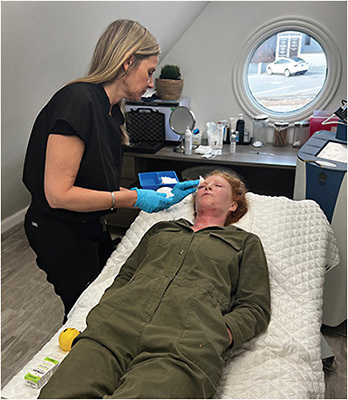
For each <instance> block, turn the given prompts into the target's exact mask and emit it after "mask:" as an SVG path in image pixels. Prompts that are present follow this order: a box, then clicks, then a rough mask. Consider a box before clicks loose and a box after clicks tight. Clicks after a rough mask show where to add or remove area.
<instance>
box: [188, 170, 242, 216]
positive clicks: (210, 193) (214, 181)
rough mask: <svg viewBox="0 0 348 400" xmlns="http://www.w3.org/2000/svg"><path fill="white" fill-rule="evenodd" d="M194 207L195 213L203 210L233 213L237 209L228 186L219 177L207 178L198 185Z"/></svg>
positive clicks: (224, 180) (225, 181)
mask: <svg viewBox="0 0 348 400" xmlns="http://www.w3.org/2000/svg"><path fill="white" fill-rule="evenodd" d="M195 205H196V211H197V212H198V211H200V210H202V209H205V208H207V209H210V210H212V209H214V210H217V211H221V212H229V211H235V210H236V208H237V203H235V202H234V201H233V197H232V189H231V186H230V184H229V183H228V181H227V180H226V179H225V178H223V177H222V176H219V175H213V176H209V177H208V178H207V179H205V180H204V181H203V182H202V183H200V184H199V186H198V190H197V193H196V203H195Z"/></svg>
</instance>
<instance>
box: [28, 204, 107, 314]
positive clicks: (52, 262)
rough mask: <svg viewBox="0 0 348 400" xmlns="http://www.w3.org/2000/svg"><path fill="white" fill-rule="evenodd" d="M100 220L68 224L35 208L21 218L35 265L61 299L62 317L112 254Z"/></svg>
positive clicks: (105, 228) (102, 221) (105, 231)
mask: <svg viewBox="0 0 348 400" xmlns="http://www.w3.org/2000/svg"><path fill="white" fill-rule="evenodd" d="M104 221H105V220H104V218H101V219H100V218H95V219H93V220H91V221H83V222H70V221H65V220H61V219H58V218H54V217H51V216H49V215H47V214H45V213H43V212H41V211H40V210H38V208H37V207H36V206H35V205H33V204H32V205H31V206H30V207H29V209H28V211H27V214H26V216H25V223H24V226H25V232H26V235H27V238H28V240H29V244H30V246H31V247H32V249H33V250H34V251H35V253H36V255H37V258H36V263H37V265H38V267H39V268H40V269H42V270H43V271H45V272H46V274H47V280H48V282H50V283H51V284H52V285H53V286H54V289H55V292H56V293H57V295H58V296H60V297H61V299H62V301H63V304H64V311H65V317H66V315H67V314H68V313H69V311H70V310H71V308H72V306H73V305H74V304H75V302H76V300H77V299H78V297H79V296H80V295H81V293H82V292H83V291H84V290H85V289H86V287H87V286H88V285H89V284H90V283H92V281H93V280H94V279H96V278H97V276H98V275H99V273H100V272H101V270H102V269H103V267H104V265H105V264H106V261H107V259H108V258H109V256H110V255H111V253H112V251H113V246H112V240H111V237H110V233H109V230H108V228H107V225H106V223H105V222H104Z"/></svg>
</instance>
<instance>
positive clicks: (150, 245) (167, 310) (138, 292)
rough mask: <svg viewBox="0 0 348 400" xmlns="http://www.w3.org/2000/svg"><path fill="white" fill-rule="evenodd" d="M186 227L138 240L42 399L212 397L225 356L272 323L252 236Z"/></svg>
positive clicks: (162, 228)
mask: <svg viewBox="0 0 348 400" xmlns="http://www.w3.org/2000/svg"><path fill="white" fill-rule="evenodd" d="M190 226H191V224H190V223H189V222H188V221H186V220H184V219H181V220H178V221H169V222H159V223H157V224H155V225H154V226H153V227H152V228H151V229H149V231H148V232H147V233H146V234H145V236H144V237H143V239H142V240H141V242H140V244H139V245H138V246H137V248H136V249H135V250H134V252H133V253H132V254H131V255H130V257H129V258H128V260H127V261H126V262H125V264H124V265H123V267H122V268H121V271H120V273H119V275H118V276H117V277H116V279H115V281H114V283H113V284H112V285H111V286H110V287H109V288H108V289H107V290H106V292H105V293H104V295H103V297H102V298H101V300H100V302H99V304H98V305H97V306H96V307H94V308H93V309H92V310H91V311H90V313H89V315H88V317H87V328H86V330H85V331H84V332H82V333H81V334H80V335H79V336H78V337H77V339H76V341H75V345H74V347H73V349H72V350H71V352H70V354H69V355H68V356H67V357H66V358H65V359H64V361H63V362H62V364H61V365H60V366H59V368H58V369H57V371H56V372H55V373H54V374H53V376H52V378H51V379H50V381H49V383H48V384H47V385H46V386H45V387H44V388H43V389H42V391H41V393H40V397H41V398H103V397H104V398H122V399H125V398H143V399H144V398H161V399H164V398H211V397H212V396H213V395H214V393H215V391H216V388H217V385H218V382H219V379H220V376H221V373H222V370H223V366H224V354H225V352H226V350H227V349H228V348H229V347H230V343H229V342H230V338H229V334H228V331H227V326H228V327H229V328H230V330H231V332H232V335H233V343H232V346H233V347H234V348H236V347H239V346H240V345H241V344H243V343H244V342H246V341H247V340H250V339H252V338H253V337H254V336H255V335H257V334H258V333H259V332H261V331H263V330H264V329H265V328H266V327H267V324H268V322H269V318H270V293H269V279H268V270H267V263H266V259H265V255H264V251H263V248H262V245H261V242H260V240H259V238H258V237H257V236H256V235H254V234H251V233H248V232H246V231H244V230H242V229H239V228H237V227H234V226H229V227H210V228H205V229H202V230H200V231H197V232H194V231H193V230H192V229H191V228H190Z"/></svg>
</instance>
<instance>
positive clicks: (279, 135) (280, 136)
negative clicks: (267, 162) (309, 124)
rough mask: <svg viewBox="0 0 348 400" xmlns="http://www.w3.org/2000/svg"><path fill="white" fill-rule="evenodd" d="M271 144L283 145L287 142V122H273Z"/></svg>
mask: <svg viewBox="0 0 348 400" xmlns="http://www.w3.org/2000/svg"><path fill="white" fill-rule="evenodd" d="M273 126H274V131H273V146H275V147H285V146H286V145H287V144H288V128H289V122H285V121H279V122H274V125H273Z"/></svg>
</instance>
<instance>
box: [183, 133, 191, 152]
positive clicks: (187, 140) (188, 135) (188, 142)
mask: <svg viewBox="0 0 348 400" xmlns="http://www.w3.org/2000/svg"><path fill="white" fill-rule="evenodd" d="M185 154H192V132H191V129H190V128H189V127H187V128H186V132H185Z"/></svg>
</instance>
